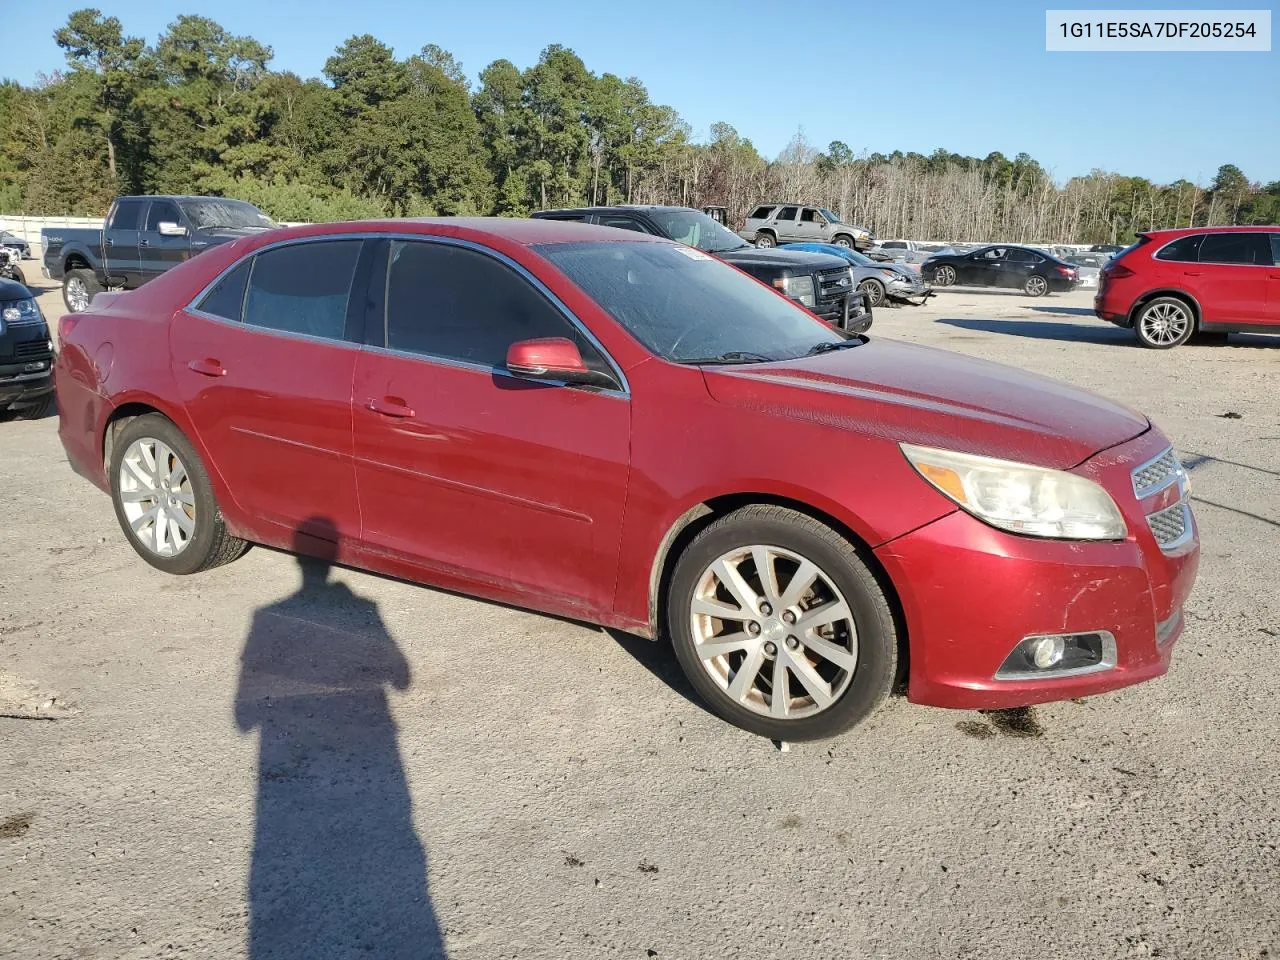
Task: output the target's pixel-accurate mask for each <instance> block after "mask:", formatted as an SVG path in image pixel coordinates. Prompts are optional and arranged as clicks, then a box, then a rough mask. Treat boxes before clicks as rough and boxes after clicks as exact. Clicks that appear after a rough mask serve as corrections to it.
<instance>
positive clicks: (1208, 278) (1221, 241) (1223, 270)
mask: <svg viewBox="0 0 1280 960" xmlns="http://www.w3.org/2000/svg"><path fill="white" fill-rule="evenodd" d="M1182 266H1183V268H1184V273H1185V274H1186V275H1187V276H1188V279H1189V280H1190V281H1191V286H1192V289H1193V290H1194V291H1195V293H1196V296H1197V298H1198V299H1199V301H1200V310H1201V312H1202V313H1203V315H1204V319H1205V321H1206V322H1207V323H1266V322H1267V284H1268V282H1269V281H1268V276H1267V275H1268V274H1269V273H1272V272H1275V271H1274V266H1273V262H1272V259H1271V241H1270V238H1269V237H1268V236H1267V234H1265V233H1260V232H1251V233H1207V234H1205V235H1204V240H1203V241H1202V242H1201V244H1200V256H1199V262H1198V263H1186V264H1182Z"/></svg>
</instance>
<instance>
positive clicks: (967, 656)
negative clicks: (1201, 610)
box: [875, 429, 1199, 709]
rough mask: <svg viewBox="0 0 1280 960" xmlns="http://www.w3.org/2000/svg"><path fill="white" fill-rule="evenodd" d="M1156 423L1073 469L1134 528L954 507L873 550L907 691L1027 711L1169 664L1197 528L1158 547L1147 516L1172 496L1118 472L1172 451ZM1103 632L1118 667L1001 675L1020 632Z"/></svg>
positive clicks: (1151, 674)
mask: <svg viewBox="0 0 1280 960" xmlns="http://www.w3.org/2000/svg"><path fill="white" fill-rule="evenodd" d="M1167 446H1168V443H1167V441H1165V440H1164V438H1163V437H1162V436H1161V435H1160V434H1159V432H1158V431H1156V430H1154V429H1153V430H1150V431H1148V432H1147V433H1146V434H1144V435H1143V436H1142V437H1139V438H1137V439H1136V440H1133V441H1130V442H1128V443H1126V444H1122V445H1121V446H1120V447H1117V448H1113V449H1112V450H1108V451H1105V452H1104V453H1103V454H1099V455H1098V456H1097V457H1095V458H1094V459H1093V460H1092V461H1090V462H1089V463H1088V464H1086V465H1084V466H1082V467H1081V468H1079V470H1078V472H1080V473H1083V474H1085V475H1088V476H1090V477H1091V478H1092V479H1096V480H1098V481H1099V482H1103V483H1104V485H1105V486H1106V487H1107V489H1108V490H1110V491H1111V492H1112V494H1113V496H1114V497H1115V498H1116V500H1117V502H1118V503H1119V504H1120V507H1121V511H1122V512H1123V513H1124V514H1125V522H1126V524H1127V525H1128V527H1129V536H1128V538H1127V539H1126V540H1123V541H1118V542H1108V543H1094V542H1078V541H1075V542H1073V541H1061V540H1039V539H1033V538H1029V537H1020V536H1016V535H1014V534H1009V533H1005V532H1003V531H1001V530H996V529H995V528H993V527H990V526H988V525H986V524H985V523H983V522H981V521H980V520H978V519H976V518H974V517H972V516H970V515H969V514H967V513H964V512H961V511H957V512H956V513H952V514H949V515H947V516H946V517H943V518H941V519H940V520H936V521H934V522H933V523H931V524H928V525H926V526H924V527H922V528H920V529H918V530H915V531H913V532H912V533H909V534H907V535H905V536H903V537H900V538H898V539H897V540H893V541H890V542H889V543H887V544H884V545H883V546H881V547H879V548H878V549H877V550H876V551H875V553H876V555H877V557H879V559H880V562H881V563H882V564H883V565H884V568H885V571H886V572H887V573H888V575H889V577H890V578H891V579H892V580H893V582H894V584H895V585H896V587H897V588H898V593H899V597H900V599H901V601H902V606H903V613H904V616H905V618H906V623H907V633H908V637H909V643H910V651H909V665H910V666H909V676H908V683H907V697H908V699H909V700H911V701H912V702H915V703H922V704H930V705H933V706H939V707H955V708H963V709H999V708H1009V707H1021V706H1028V705H1030V704H1035V703H1045V702H1049V701H1055V700H1065V699H1071V698H1074V697H1083V696H1092V695H1095V694H1099V693H1104V692H1106V691H1109V690H1115V689H1118V688H1120V687H1125V686H1129V685H1131V684H1135V683H1141V682H1143V681H1145V680H1150V679H1152V678H1155V677H1158V676H1161V675H1163V674H1164V673H1165V672H1166V671H1167V670H1168V669H1169V662H1170V658H1171V657H1172V653H1173V647H1174V644H1175V643H1176V641H1177V639H1178V637H1179V635H1180V634H1181V632H1182V629H1183V617H1182V609H1183V605H1184V603H1185V601H1186V599H1187V596H1188V595H1189V594H1190V592H1191V589H1192V586H1193V585H1194V582H1195V577H1196V571H1197V567H1198V563H1199V542H1198V535H1197V534H1196V531H1195V529H1194V520H1192V531H1191V536H1190V538H1189V540H1188V541H1187V542H1185V543H1183V544H1182V545H1181V546H1179V547H1178V548H1177V549H1176V550H1174V551H1171V552H1168V553H1166V552H1164V551H1162V550H1161V549H1160V547H1159V545H1158V544H1157V543H1156V542H1155V539H1154V537H1153V535H1152V533H1151V531H1150V529H1149V527H1148V526H1147V523H1146V515H1147V513H1148V512H1151V511H1153V510H1154V509H1155V508H1156V507H1159V506H1163V505H1165V499H1167V498H1169V497H1172V496H1175V495H1176V491H1172V490H1170V491H1165V492H1164V493H1162V494H1160V495H1159V497H1156V498H1153V499H1152V501H1150V502H1148V501H1144V502H1143V503H1139V502H1138V501H1136V500H1135V499H1134V495H1133V492H1132V488H1131V487H1130V489H1129V492H1128V498H1127V500H1125V499H1124V497H1123V494H1122V492H1121V487H1120V483H1121V478H1123V480H1124V482H1130V481H1129V480H1128V478H1129V476H1130V471H1131V470H1132V469H1133V468H1134V467H1136V466H1137V465H1139V464H1140V463H1143V462H1145V461H1146V460H1148V459H1150V457H1151V456H1154V455H1156V454H1158V453H1159V452H1160V450H1162V449H1163V448H1165V447H1167ZM1092 631H1107V632H1109V633H1110V634H1112V636H1114V638H1115V643H1116V660H1115V664H1114V666H1111V667H1109V668H1107V669H1102V670H1098V671H1096V672H1092V673H1086V674H1083V675H1077V676H1059V677H1055V676H1053V675H1052V674H1050V673H1046V674H1044V675H1042V676H1036V677H1032V678H1019V679H1016V680H1005V679H996V673H997V672H998V671H999V670H1000V667H1001V665H1002V664H1003V663H1004V661H1005V658H1006V657H1008V655H1009V654H1010V652H1011V651H1012V650H1013V649H1014V647H1015V646H1017V644H1018V643H1019V642H1020V641H1022V640H1023V639H1024V638H1025V637H1028V636H1034V635H1043V634H1069V633H1086V632H1092Z"/></svg>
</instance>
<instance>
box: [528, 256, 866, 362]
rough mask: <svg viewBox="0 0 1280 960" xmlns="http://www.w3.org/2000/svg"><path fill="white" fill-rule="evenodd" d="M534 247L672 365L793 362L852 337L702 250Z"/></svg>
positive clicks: (638, 338)
mask: <svg viewBox="0 0 1280 960" xmlns="http://www.w3.org/2000/svg"><path fill="white" fill-rule="evenodd" d="M535 249H536V250H537V252H538V253H540V254H541V255H542V256H544V257H546V258H547V259H548V260H550V261H551V263H553V264H554V265H555V266H556V267H557V268H559V270H560V271H561V272H562V273H564V274H565V275H566V276H567V277H568V278H569V279H570V280H572V281H573V282H574V283H575V284H577V285H578V286H579V287H580V288H581V289H582V290H583V292H585V293H586V294H587V296H589V297H591V299H592V300H594V301H595V302H596V303H597V304H599V305H600V307H601V308H603V309H604V310H605V311H607V312H608V313H609V315H610V316H612V317H613V318H614V319H615V320H617V321H618V323H620V324H621V325H622V326H623V327H625V328H626V329H627V330H628V331H629V332H630V333H631V334H632V335H633V336H634V337H635V338H636V339H637V340H639V341H640V342H641V343H642V344H644V345H645V346H646V347H647V348H648V349H649V350H651V351H652V352H653V353H656V354H657V355H658V356H660V357H663V358H664V359H666V360H673V361H675V362H677V363H680V362H687V361H690V360H695V359H698V358H713V357H721V356H725V355H727V354H753V355H758V356H759V357H761V358H764V359H769V360H791V359H794V358H795V357H800V356H803V355H805V354H806V353H809V352H810V351H811V350H812V349H813V348H814V347H815V346H816V345H817V344H819V343H833V344H834V343H844V342H845V341H846V340H847V339H848V338H846V337H845V336H844V335H842V334H840V333H838V332H837V331H835V330H833V329H832V328H831V327H829V326H827V325H826V324H824V323H823V322H822V321H820V320H818V319H817V318H816V317H814V316H813V315H812V314H810V313H808V312H807V311H805V310H804V309H802V308H800V307H798V306H796V305H795V304H793V303H792V302H791V301H790V300H787V299H786V298H785V297H783V296H781V295H780V294H776V293H774V292H773V291H771V290H770V289H769V288H768V287H765V286H763V285H762V284H760V283H758V282H757V281H755V280H753V279H752V278H751V277H748V276H747V275H746V274H744V273H742V272H741V271H739V270H738V269H737V268H736V267H731V266H729V264H727V263H723V262H721V261H719V260H716V259H715V258H714V257H708V256H707V255H705V254H703V253H699V252H698V251H696V250H690V249H687V248H685V247H679V246H676V245H674V244H668V243H618V242H611V243H600V242H593V243H558V244H540V245H538V246H537V247H535Z"/></svg>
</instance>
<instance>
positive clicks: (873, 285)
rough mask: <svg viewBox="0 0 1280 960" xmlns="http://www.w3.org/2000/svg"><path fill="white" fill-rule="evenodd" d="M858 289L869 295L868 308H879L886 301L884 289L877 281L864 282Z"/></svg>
mask: <svg viewBox="0 0 1280 960" xmlns="http://www.w3.org/2000/svg"><path fill="white" fill-rule="evenodd" d="M858 289H859V290H861V291H862V292H863V293H865V294H866V295H867V305H868V306H871V307H878V306H880V301H881V300H883V299H884V287H882V286H881V285H880V284H879V283H878V282H877V281H875V280H863V281H862V283H860V284H858Z"/></svg>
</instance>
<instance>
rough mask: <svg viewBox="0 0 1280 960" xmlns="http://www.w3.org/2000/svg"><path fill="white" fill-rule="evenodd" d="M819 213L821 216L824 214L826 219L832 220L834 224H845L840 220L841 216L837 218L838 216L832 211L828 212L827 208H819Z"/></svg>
mask: <svg viewBox="0 0 1280 960" xmlns="http://www.w3.org/2000/svg"><path fill="white" fill-rule="evenodd" d="M818 212H819V213H821V214H822V215H823V216H824V217H826V218H827V219H828V220H830V221H831V222H832V223H843V222H844V221H842V220H841V219H840V217H839V216H837V215H836V214H834V213H832V212H831V211H830V210H828V209H827V208H826V207H819V208H818Z"/></svg>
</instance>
